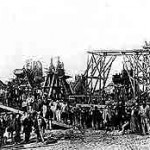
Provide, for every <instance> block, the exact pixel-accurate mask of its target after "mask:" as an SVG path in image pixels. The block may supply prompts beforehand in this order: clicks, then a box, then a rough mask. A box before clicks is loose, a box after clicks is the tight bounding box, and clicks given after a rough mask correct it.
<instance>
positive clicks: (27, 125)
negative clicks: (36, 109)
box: [23, 117, 33, 133]
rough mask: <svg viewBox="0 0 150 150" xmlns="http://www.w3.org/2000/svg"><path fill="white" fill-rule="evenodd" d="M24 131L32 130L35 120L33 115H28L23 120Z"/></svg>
mask: <svg viewBox="0 0 150 150" xmlns="http://www.w3.org/2000/svg"><path fill="white" fill-rule="evenodd" d="M23 126H24V130H23V131H24V132H25V133H26V132H32V126H33V121H32V118H31V117H27V118H25V119H24V121H23Z"/></svg>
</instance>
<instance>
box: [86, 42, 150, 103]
mask: <svg viewBox="0 0 150 150" xmlns="http://www.w3.org/2000/svg"><path fill="white" fill-rule="evenodd" d="M87 53H88V61H87V69H86V71H85V73H84V77H86V94H85V95H86V96H88V97H90V100H89V103H90V101H91V99H92V98H94V97H95V96H97V97H98V100H103V98H104V97H105V96H104V89H105V88H106V87H107V80H108V77H109V74H110V71H111V69H112V64H113V62H114V61H115V60H116V58H117V57H123V68H124V69H125V70H126V71H127V73H128V76H129V79H130V82H131V86H132V90H133V96H132V97H133V98H136V97H137V96H138V95H139V92H142V93H145V92H147V91H148V90H150V88H149V87H150V47H149V45H146V46H143V48H142V49H133V50H93V51H88V52H87ZM130 70H132V72H133V74H132V75H131V74H130Z"/></svg>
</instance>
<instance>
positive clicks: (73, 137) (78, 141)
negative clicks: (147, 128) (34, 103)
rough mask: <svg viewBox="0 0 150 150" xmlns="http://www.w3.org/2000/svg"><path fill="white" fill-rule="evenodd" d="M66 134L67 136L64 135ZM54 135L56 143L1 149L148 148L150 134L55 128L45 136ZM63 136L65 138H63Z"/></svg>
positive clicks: (129, 149) (85, 149) (134, 149)
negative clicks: (55, 129)
mask: <svg viewBox="0 0 150 150" xmlns="http://www.w3.org/2000/svg"><path fill="white" fill-rule="evenodd" d="M66 135H67V136H66ZM49 136H52V137H55V138H56V139H57V141H56V143H36V142H33V143H30V144H24V145H23V144H22V145H17V146H12V145H9V146H5V147H3V148H2V149H4V150H6V149H12V150H21V149H22V150H23V149H25V150H149V149H150V135H145V136H141V135H136V134H125V135H120V133H119V132H117V131H114V132H109V133H105V132H104V131H92V130H87V131H86V132H84V134H81V133H80V132H79V131H69V130H68V131H66V130H65V131H64V130H57V131H52V132H47V134H46V135H45V137H49ZM64 137H65V139H64ZM33 139H34V137H33Z"/></svg>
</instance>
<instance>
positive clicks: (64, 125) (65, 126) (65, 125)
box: [52, 120, 72, 129]
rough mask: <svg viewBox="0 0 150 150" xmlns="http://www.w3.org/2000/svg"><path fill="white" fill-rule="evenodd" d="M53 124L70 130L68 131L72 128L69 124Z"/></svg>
mask: <svg viewBox="0 0 150 150" xmlns="http://www.w3.org/2000/svg"><path fill="white" fill-rule="evenodd" d="M52 124H53V125H57V126H60V127H63V128H68V129H69V128H71V127H72V126H71V125H67V124H64V123H62V122H57V121H54V120H53V121H52Z"/></svg>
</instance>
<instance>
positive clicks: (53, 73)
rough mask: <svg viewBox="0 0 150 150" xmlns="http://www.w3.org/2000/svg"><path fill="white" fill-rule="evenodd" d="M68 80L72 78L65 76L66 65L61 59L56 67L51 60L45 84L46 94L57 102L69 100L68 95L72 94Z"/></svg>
mask: <svg viewBox="0 0 150 150" xmlns="http://www.w3.org/2000/svg"><path fill="white" fill-rule="evenodd" d="M68 78H70V76H67V75H65V71H64V64H63V63H62V62H60V60H59V58H58V61H57V65H56V66H54V64H53V59H51V64H50V67H49V69H48V71H47V75H46V79H45V83H44V92H46V93H48V97H50V98H52V99H55V100H60V99H64V98H67V97H68V95H70V94H72V91H71V88H70V85H69V84H68V82H67V81H66V80H67V79H68Z"/></svg>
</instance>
